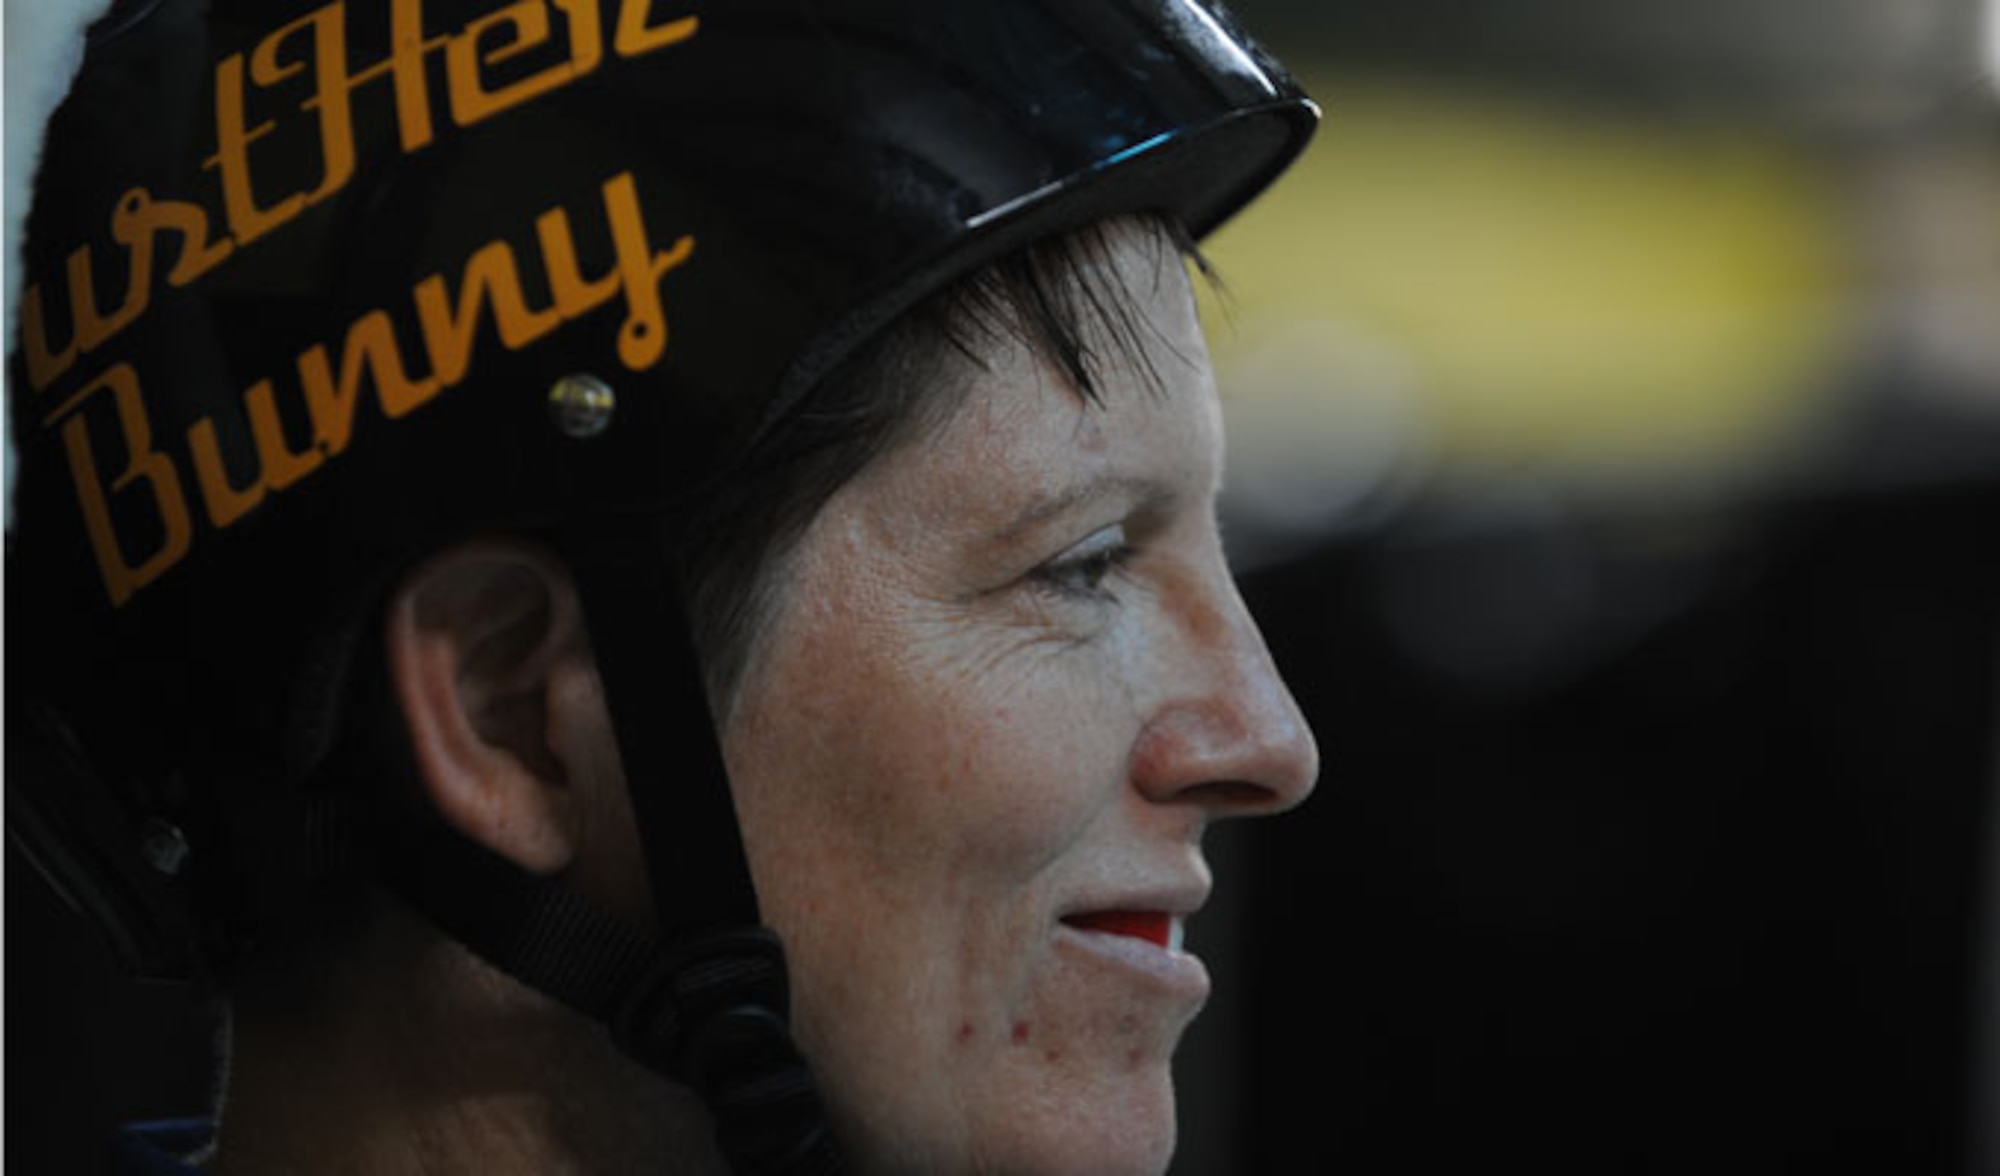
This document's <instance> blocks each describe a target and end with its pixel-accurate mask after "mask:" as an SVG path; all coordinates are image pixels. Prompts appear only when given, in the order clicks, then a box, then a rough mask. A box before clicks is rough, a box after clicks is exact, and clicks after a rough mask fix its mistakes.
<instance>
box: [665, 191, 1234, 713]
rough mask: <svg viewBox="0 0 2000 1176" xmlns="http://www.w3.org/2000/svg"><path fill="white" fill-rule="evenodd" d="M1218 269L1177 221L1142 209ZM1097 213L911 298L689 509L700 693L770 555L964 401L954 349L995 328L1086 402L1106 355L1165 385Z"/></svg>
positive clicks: (731, 646)
mask: <svg viewBox="0 0 2000 1176" xmlns="http://www.w3.org/2000/svg"><path fill="white" fill-rule="evenodd" d="M1136 226H1137V228H1138V230H1139V231H1140V232H1141V233H1142V234H1143V239H1146V240H1150V241H1152V242H1153V243H1154V244H1155V245H1156V246H1157V247H1159V248H1160V249H1162V250H1166V249H1172V250H1174V251H1175V252H1176V253H1177V254H1178V255H1179V256H1180V257H1181V258H1182V259H1184V260H1185V261H1186V262H1187V263H1188V264H1191V265H1192V266H1193V267H1194V268H1195V269H1196V270H1197V272H1199V273H1200V274H1202V275H1203V276H1204V277H1205V278H1207V279H1208V280H1209V281H1211V282H1214V280H1215V279H1214V272H1213V270H1212V269H1211V268H1210V266H1209V265H1208V262H1207V261H1206V260H1205V259H1204V258H1203V257H1202V256H1201V254H1200V252H1199V251H1198V250H1197V248H1196V247H1195V245H1194V242H1193V240H1192V239H1191V238H1190V237H1189V236H1188V234H1187V233H1186V231H1185V230H1184V229H1182V227H1181V226H1180V225H1179V224H1178V222H1175V221H1172V220H1169V219H1167V218H1164V217H1151V218H1144V219H1141V220H1139V221H1137V222H1136ZM1113 232H1114V229H1113V226H1112V224H1110V223H1101V224H1098V225H1094V226H1091V227H1089V228H1086V229H1084V230H1081V231H1079V232H1075V233H1072V234H1070V235H1068V236H1065V237H1058V238H1054V239H1051V240H1048V241H1044V242H1041V243H1039V244H1036V245H1033V246H1030V247H1029V248H1028V249H1026V250H1023V251H1021V252H1018V253H1015V254H1012V255H1010V256H1008V257H1006V258H1004V259H1002V260H1001V261H999V262H996V263H994V264H992V265H989V266H987V267H985V268H984V269H981V270H979V271H977V272H976V273H974V274H973V275H972V276H970V277H969V278H966V279H964V280H962V281H961V282H959V283H958V284H956V285H954V286H951V287H949V288H947V289H946V290H945V291H944V292H943V293H941V294H939V295H937V296H935V297H933V298H930V299H927V300H926V301H924V302H922V303H920V304H919V305H918V306H917V307H916V308H915V309H913V310H911V311H909V312H907V313H905V314H904V315H903V316H902V317H900V318H899V319H897V320H896V321H895V322H893V323H892V324H891V325H890V326H889V327H888V329H887V330H885V331H884V332H883V333H882V334H880V335H879V336H877V337H876V338H875V339H874V340H873V341H872V342H870V343H869V344H868V345H867V346H865V347H863V348H862V349H861V350H859V351H857V352H856V353H855V354H854V355H852V356H850V357H849V358H848V359H847V360H846V361H845V362H844V363H843V364H842V365H840V366H839V367H838V368H836V369H835V370H834V372H833V373H832V375H831V376H829V377H828V378H827V379H826V380H825V381H824V382H822V383H821V385H820V386H819V387H818V388H817V389H816V390H815V391H814V392H813V394H812V395H811V396H810V397H809V407H808V408H806V409H804V410H802V411H799V412H796V413H794V414H792V416H791V417H790V418H789V419H787V420H786V421H785V422H784V423H783V424H782V425H781V426H780V427H778V428H777V429H774V430H773V431H772V432H771V433H770V434H769V435H768V436H766V437H764V438H763V439H762V440H761V441H760V442H759V443H758V444H757V445H756V446H755V447H754V448H753V449H752V450H751V452H750V453H749V454H748V455H747V457H746V458H745V460H744V461H743V462H741V463H740V464H739V465H738V466H737V467H736V468H735V469H734V470H733V471H732V472H731V474H730V475H729V476H728V477H726V478H725V479H724V480H723V481H722V482H721V483H720V484H719V485H718V486H717V487H715V489H714V492H713V493H711V494H709V495H708V496H706V498H705V500H704V502H703V503H702V505H701V507H700V508H699V509H698V511H697V512H696V514H695V516H694V517H693V518H691V519H689V520H687V521H686V524H685V528H684V530H683V531H682V532H681V535H682V539H681V544H680V550H679V553H678V557H679V563H680V566H681V574H682V579H683V583H684V584H685V586H686V591H687V597H688V601H687V603H688V609H689V612H690V614H691V623H692V625H693V628H694V635H695V646H696V649H697V651H698V652H699V654H700V656H701V659H702V667H703V674H704V676H705V678H706V680H707V684H708V690H709V696H710V698H711V699H712V700H714V701H715V705H716V706H717V708H718V710H719V711H722V710H726V707H727V700H728V699H729V697H730V695H731V693H732V691H733V689H734V686H735V684H736V681H737V679H738V677H739V675H740V674H741V672H742V669H743V667H744V664H745V661H746V660H747V658H748V655H749V651H750V645H751V636H752V634H753V633H754V632H755V631H756V628H757V625H758V623H759V621H760V620H761V619H762V617H763V615H764V610H765V609H766V607H767V606H768V604H769V603H770V601H769V597H770V588H771V579H772V578H771V576H770V575H769V574H768V573H769V572H770V571H771V569H772V568H773V567H774V566H775V564H776V563H777V562H778V561H779V560H781V559H782V557H783V556H784V554H785V553H786V552H788V551H789V550H790V549H791V547H792V545H793V543H794V542H796V540H797V539H798V538H799V536H800V535H801V534H802V533H803V532H804V531H805V529H806V527H807V526H808V525H809V524H810V523H811V522H812V520H813V518H814V517H815V516H816V515H817V514H818V512H819V509H820V508H821V507H822V506H823V505H825V503H826V502H827V500H828V499H830V498H832V497H833V495H834V493H835V492H836V491H838V490H839V489H840V488H841V486H843V485H845V484H846V483H847V482H848V481H849V480H850V479H852V478H853V477H855V476H856V475H857V474H859V473H860V472H861V470H862V469H864V468H866V467H867V465H868V464H869V463H870V462H872V461H874V460H876V459H877V458H879V457H881V456H882V455H883V454H884V453H886V452H888V451H890V450H891V449H893V448H895V447H897V446H899V445H901V444H905V443H907V442H909V441H911V440H914V439H917V438H920V437H923V436H926V435H929V434H930V433H933V432H935V431H936V430H937V429H939V428H942V427H943V425H944V424H945V423H946V422H947V421H949V420H950V419H951V417H952V415H953V414H954V413H955V412H956V411H957V410H958V408H959V407H960V405H962V404H963V403H964V396H965V390H966V381H964V380H963V379H962V378H957V375H958V373H956V372H954V371H953V363H954V361H957V362H959V363H970V364H971V365H973V366H975V367H978V366H983V363H984V358H983V357H984V356H986V355H987V354H989V352H990V349H991V347H992V345H993V344H995V343H997V342H1004V341H1013V342H1018V343H1020V344H1021V345H1024V346H1026V347H1028V348H1030V349H1032V350H1035V351H1037V352H1039V353H1040V354H1041V355H1042V356H1043V357H1045V358H1047V359H1048V360H1049V361H1051V362H1052V363H1053V364H1054V365H1055V366H1056V368H1057V369H1058V370H1059V371H1060V372H1061V373H1062V374H1063V375H1064V376H1065V377H1066V379H1067V381H1068V383H1069V386H1070V388H1071V390H1072V391H1073V392H1074V393H1075V394H1076V395H1077V396H1078V397H1079V398H1080V399H1081V400H1082V401H1084V402H1085V403H1089V404H1096V403H1099V400H1100V392H1101V384H1102V375H1103V373H1104V372H1105V371H1106V370H1107V367H1108V365H1112V364H1118V363H1127V364H1132V365H1135V366H1137V367H1138V368H1139V369H1140V374H1141V376H1142V379H1143V380H1144V382H1145V383H1146V384H1147V385H1148V386H1149V387H1151V388H1154V389H1157V388H1158V387H1160V381H1159V377H1158V373H1157V372H1155V371H1154V370H1153V369H1152V366H1151V363H1150V360H1149V358H1148V357H1149V353H1148V351H1147V349H1146V348H1145V347H1144V346H1143V340H1142V339H1141V332H1142V331H1144V330H1145V329H1146V326H1145V323H1144V320H1143V318H1142V317H1141V316H1140V314H1139V311H1138V306H1137V298H1136V297H1135V294H1134V292H1133V291H1131V290H1129V289H1126V288H1125V287H1124V285H1123V284H1122V283H1121V282H1120V281H1119V279H1118V278H1117V277H1116V276H1115V275H1114V274H1113V272H1112V271H1111V269H1110V267H1109V266H1108V265H1107V264H1106V262H1107V261H1108V259H1109V256H1110V253H1111V249H1112V240H1111V238H1112V234H1113Z"/></svg>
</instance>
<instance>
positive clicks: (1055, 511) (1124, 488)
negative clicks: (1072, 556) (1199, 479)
mask: <svg viewBox="0 0 2000 1176" xmlns="http://www.w3.org/2000/svg"><path fill="white" fill-rule="evenodd" d="M1179 497H1180V491H1178V490H1177V489H1176V488H1175V487H1174V486H1173V485H1172V484H1171V483H1169V482H1167V481H1165V480H1163V479H1160V478H1157V477H1151V476H1148V475H1144V474H1108V475H1104V476H1101V477H1090V478H1084V479H1081V480H1079V481H1076V482H1072V483H1070V484H1069V485H1067V486H1064V487H1063V488H1062V489H1060V490H1058V491H1056V492H1055V493H1053V494H1050V495H1047V496H1043V497H1038V498H1036V499H1035V500H1034V501H1033V502H1031V503H1029V504H1028V506H1027V508H1026V509H1024V510H1022V511H1021V512H1020V513H1019V514H1016V515H1015V516H1013V517H1012V518H1010V519H1008V520H1007V521H1005V522H1003V523H1002V524H1001V525H1000V526H999V527H998V528H996V529H995V530H994V532H993V537H994V539H995V540H996V541H998V542H1001V543H1009V542H1012V541H1014V540H1016V539H1019V538H1020V537H1022V536H1023V535H1026V534H1028V533H1030V532H1032V531H1034V530H1035V529H1036V528H1038V527H1041V526H1042V525H1044V524H1046V523H1047V522H1049V521H1050V520H1051V519H1057V518H1061V517H1062V516H1064V515H1067V514H1070V513H1072V512H1075V511H1077V510H1081V509H1083V508H1084V507H1087V506H1091V505H1094V504H1096V503H1099V502H1102V501H1105V500H1106V499H1117V500H1119V501H1122V502H1124V503H1126V504H1127V508H1126V509H1127V510H1128V512H1131V513H1150V512H1153V511H1156V510H1160V509H1162V508H1164V507H1166V506H1168V505H1170V504H1171V503H1172V502H1174V501H1175V500H1176V499H1177V498H1179Z"/></svg>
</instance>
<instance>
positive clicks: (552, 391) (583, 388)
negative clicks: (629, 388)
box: [549, 373, 618, 441]
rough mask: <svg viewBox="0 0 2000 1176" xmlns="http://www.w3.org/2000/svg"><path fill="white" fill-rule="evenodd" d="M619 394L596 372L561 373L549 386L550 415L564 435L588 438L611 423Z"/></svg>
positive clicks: (582, 438) (580, 439) (615, 411)
mask: <svg viewBox="0 0 2000 1176" xmlns="http://www.w3.org/2000/svg"><path fill="white" fill-rule="evenodd" d="M617 411H618V394H617V393H616V392H614V391H612V390H611V385H609V384H607V383H605V382H604V381H603V380H600V379H598V378H597V377H596V376H591V375H584V374H581V373H579V374H577V375H573V376H564V377H562V378H561V379H559V380H557V381H556V382H555V384H554V385H553V386H551V387H550V388H549V415H550V416H552V417H554V418H555V422H556V427H557V428H559V429H561V430H562V431H563V435H564V436H566V437H574V438H576V439H577V440H579V441H584V440H588V439H589V438H592V437H595V436H597V435H598V434H599V433H602V432H603V431H604V430H606V429H608V428H610V427H611V418H612V416H613V415H614V414H616V413H617Z"/></svg>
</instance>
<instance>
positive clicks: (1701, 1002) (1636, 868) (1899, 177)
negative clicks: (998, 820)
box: [1178, 0, 2000, 1176]
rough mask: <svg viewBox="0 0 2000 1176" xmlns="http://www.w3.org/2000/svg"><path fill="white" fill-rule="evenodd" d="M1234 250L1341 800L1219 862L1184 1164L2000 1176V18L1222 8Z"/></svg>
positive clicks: (1225, 309) (1513, 0)
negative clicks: (1262, 182)
mask: <svg viewBox="0 0 2000 1176" xmlns="http://www.w3.org/2000/svg"><path fill="white" fill-rule="evenodd" d="M1235 7H1236V9H1237V11H1238V13H1239V15H1241V16H1242V17H1243V19H1244V21H1245V23H1246V24H1248V25H1249V26H1250V27H1251V28H1253V29H1256V30H1258V31H1259V32H1260V33H1261V34H1262V35H1263V36H1264V37H1265V39H1266V40H1267V41H1268V42H1269V43H1270V44H1271V45H1272V46H1273V47H1274V48H1275V49H1276V51H1277V52H1278V53H1279V55H1280V56H1281V57H1284V58H1285V59H1287V60H1288V61H1289V62H1290V63H1291V64H1292V65H1293V66H1294V67H1295V68H1296V69H1297V71H1298V72H1299V73H1300V74H1301V75H1302V76H1303V77H1304V78H1305V80H1306V81H1307V82H1308V85H1309V88H1310V89H1312V90H1313V92H1314V93H1315V95H1316V96H1317V97H1318V98H1320V100H1321V101H1322V104H1323V105H1324V106H1325V108H1326V122H1325V124H1324V127H1323V130H1322V133H1321V136H1320V138H1319V140H1318V141H1317V142H1316V144H1315V145H1314V147H1313V148H1312V150H1311V152H1310V154H1309V156H1308V158H1307V159H1306V160H1305V162H1304V164H1303V165H1302V167H1301V168H1300V169H1299V171H1298V172H1297V173H1295V174H1294V176H1293V177H1292V178H1290V179H1288V180H1287V181H1286V182H1285V183H1283V184H1281V185H1280V186H1279V188H1278V189H1277V190H1276V191H1275V192H1274V194H1273V195H1272V197H1270V198H1269V200H1268V201H1267V202H1265V203H1263V204H1261V205H1259V206H1258V207H1256V208H1255V209H1254V210H1253V211H1252V212H1251V213H1250V214H1249V215H1247V216H1246V217H1244V218H1242V219H1241V220H1239V221H1238V222H1236V223H1235V224H1233V225H1232V226H1230V227H1229V228H1227V229H1225V230H1224V231H1223V233H1222V234H1220V235H1219V236H1218V237H1217V238H1216V239H1215V241H1214V242H1213V243H1212V247H1211V252H1212V254H1213V257H1214V260H1215V261H1216V263H1217V265H1218V266H1219V268H1220V269H1221V271H1222V274H1223V277H1224V279H1225V280H1226V282H1227V286H1228V296H1227V297H1224V298H1219V299H1215V300H1213V305H1212V306H1211V307H1210V318H1211V323H1212V325H1213V333H1214V336H1215V347H1216V354H1217V362H1218V368H1219V371H1220V374H1221V379H1222V382H1223V385H1224V388H1225V396H1226V397H1227V398H1228V399H1229V400H1230V401H1231V405H1230V412H1231V417H1230V423H1231V429H1232V437H1231V479H1232V489H1231V493H1230V498H1229V500H1228V504H1227V509H1226V516H1227V517H1226V523H1227V531H1228V534H1229V536H1230V538H1231V542H1232V545H1233V548H1234V551H1233V554H1234V555H1235V557H1236V558H1237V560H1238V563H1239V566H1240V567H1241V568H1242V569H1243V570H1244V571H1245V572H1246V590H1247V594H1248V595H1249V597H1250V599H1251V603H1252V607H1253V608H1254V609H1255V610H1256V611H1257V612H1258V614H1259V617H1260V620H1261V621H1262V622H1263V624H1264V627H1265V630H1266V634H1267V636H1268V638H1269V639H1270V642H1271V644H1272V646H1273V648H1274V650H1275V652H1276V655H1277V657H1278V659H1279V661H1280V663H1281V664H1282V666H1283V668H1284V670H1285V672H1286V673H1287V675H1288V677H1289V678H1290V680H1291V682H1292V684H1293V687H1294V690H1295V692H1296V693H1297V694H1298V695H1299V697H1300V700H1301V702H1302V704H1303V705H1304V706H1305V708H1306V709H1307V711H1308V712H1309V714H1310V717H1311V718H1312V720H1313V723H1314V725H1315V727H1316V729H1317V731H1318V734H1319V738H1320V742H1321V746H1322V751H1323V753H1324V755H1325V760H1326V769H1325V773H1324V775H1323V777H1322V781H1321V785H1320V791H1319V793H1318V795H1317V796H1316V797H1315V798H1314V799H1313V801H1312V803H1311V804H1310V805H1308V806H1307V807H1306V808H1305V809H1303V810H1301V811H1300V812H1299V813H1297V814H1294V815H1292V816H1290V817H1287V818H1285V819H1283V820H1281V821H1278V822H1273V823H1268V824H1267V825H1266V826H1265V827H1244V828H1241V829H1227V830H1224V831H1222V832H1221V833H1219V834H1218V835H1217V837H1216V855H1217V857H1218V858H1219V859H1221V860H1220V861H1219V863H1218V873H1219V875H1220V876H1221V880H1222V889H1221V891H1220V894H1221V899H1222V901H1223V903H1224V904H1225V910H1226V913H1224V912H1218V914H1217V917H1214V918H1210V919H1208V920H1206V921H1205V925H1202V926H1200V927H1198V928H1197V936H1198V937H1199V936H1200V935H1204V934H1205V935H1207V936H1208V939H1207V940H1206V941H1205V943H1204V944H1202V946H1206V947H1208V948H1209V949H1210V954H1211V955H1214V956H1215V957H1216V960H1217V963H1216V966H1215V970H1216V972H1217V973H1218V984H1217V987H1218V997H1217V1003H1216V1004H1215V1005H1214V1006H1213V1007H1212V1010H1211V1014H1212V1015H1211V1016H1209V1017H1208V1018H1205V1020H1204V1022H1203V1023H1202V1024H1201V1025H1200V1026H1198V1028H1197V1030H1196V1036H1195V1037H1194V1039H1193V1040H1192V1043H1191V1044H1192V1049H1191V1050H1190V1052H1189V1054H1188V1056H1187V1059H1186V1064H1185V1065H1184V1067H1183V1074H1184V1080H1183V1087H1184V1089H1185V1090H1186V1091H1187V1095H1188V1097H1187V1098H1186V1099H1185V1100H1184V1103H1185V1115H1186V1128H1187V1129H1186V1144H1185V1149H1184V1153H1183V1155H1182V1158H1181V1163H1180V1165H1179V1168H1178V1170H1179V1171H1182V1172H1186V1173H1230V1172H1258V1173H1291V1172H1309V1173H1318V1172H1328V1173H1356V1174H1367V1176H1374V1174H1384V1173H1456V1172H1465V1171H1490V1170H1495V1169H1506V1170H1521V1171H1533V1172H1537V1173H1550V1172H1563V1173H1569V1172H1576V1173H1663V1174H1664V1173H1703V1174H1716V1173H1760V1174H1771V1173H1815V1174H1822V1176H1824V1174H1841V1173H1855V1174H1861V1173H1868V1174H1871V1176H1885V1174H1891V1173H1894V1174H1916V1176H1926V1174H1937V1176H1969V1174H1979V1176H1991V1174H1992V1173H1995V1172H2000V995H1996V993H2000V885H1996V883H2000V868H1996V867H2000V804H1996V803H1995V802H1996V799H2000V691H1996V679H1997V678H2000V83H1997V82H1996V81H1995V71H1996V68H2000V64H1996V60H1995V59H1996V57H2000V50H1996V48H1995V46H1996V38H2000V16H1996V12H1995V7H1994V6H1993V5H1991V4H1988V3H1983V2H1982V0H1895V2H1882V0H1873V2H1864V0H1685V2H1683V3H1678V4H1657V3H1643V2H1639V0H1484V2H1482V3H1478V4H1464V3H1452V2H1449V0H1403V2H1402V3H1398V4H1364V3H1359V2H1356V0H1239V2H1238V3H1236V5H1235Z"/></svg>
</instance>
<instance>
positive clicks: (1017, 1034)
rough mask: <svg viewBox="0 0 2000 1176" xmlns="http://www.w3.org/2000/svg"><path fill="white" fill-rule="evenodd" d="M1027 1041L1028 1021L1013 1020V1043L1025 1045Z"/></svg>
mask: <svg viewBox="0 0 2000 1176" xmlns="http://www.w3.org/2000/svg"><path fill="white" fill-rule="evenodd" d="M1027 1043H1028V1023H1027V1022H1026V1021H1016V1022H1014V1044H1015V1045H1026V1044H1027Z"/></svg>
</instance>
